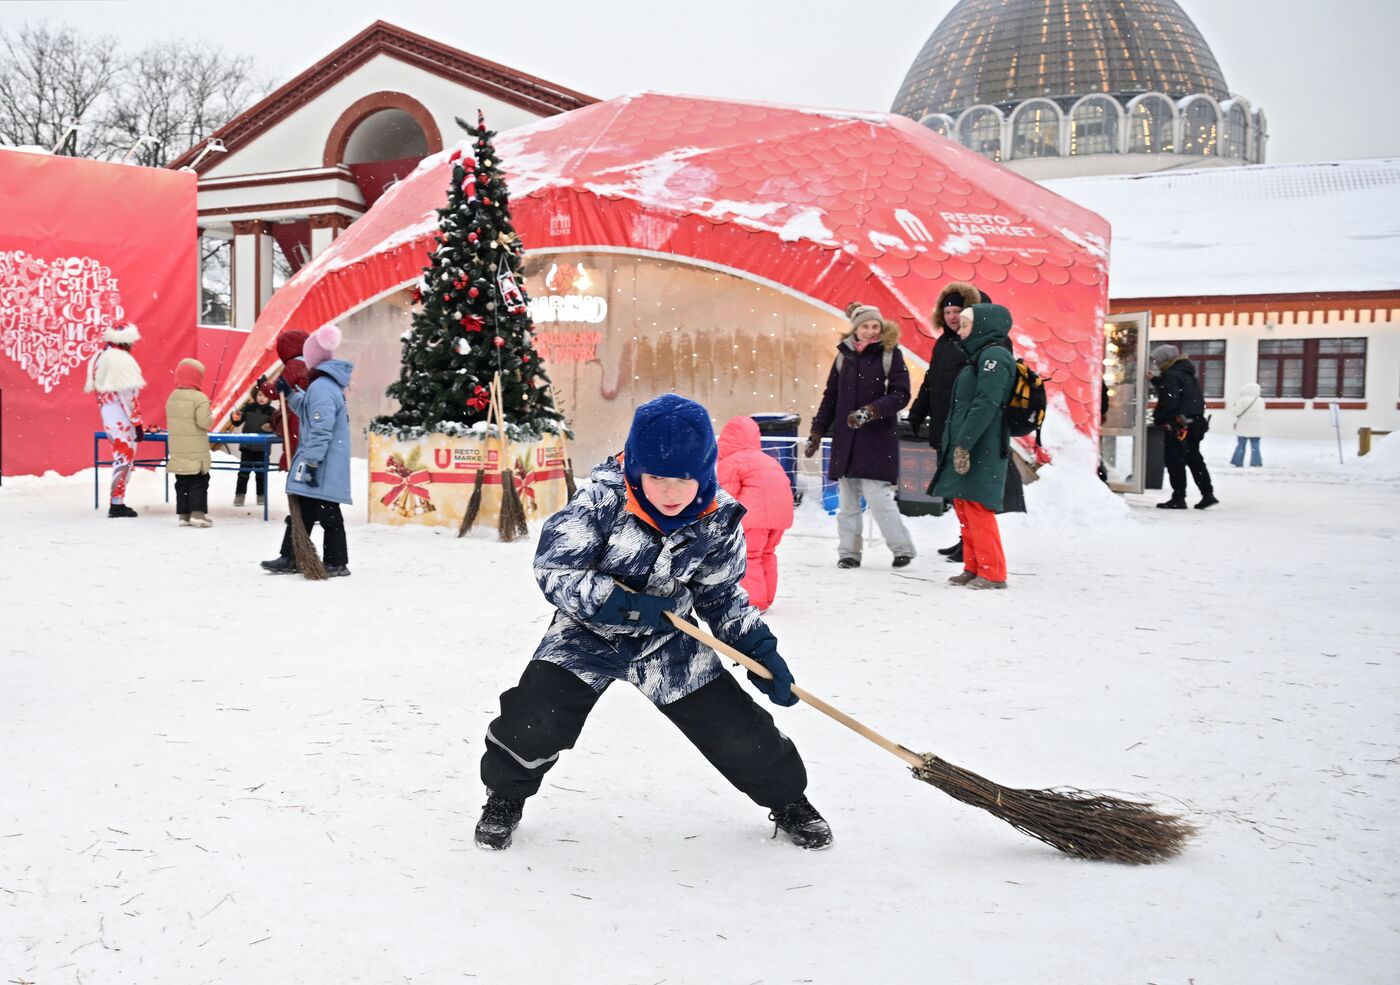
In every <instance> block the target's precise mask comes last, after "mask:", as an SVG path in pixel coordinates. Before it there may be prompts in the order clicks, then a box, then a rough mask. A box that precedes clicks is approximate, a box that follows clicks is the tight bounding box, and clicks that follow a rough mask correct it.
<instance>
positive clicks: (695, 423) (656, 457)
mask: <svg viewBox="0 0 1400 985" xmlns="http://www.w3.org/2000/svg"><path fill="white" fill-rule="evenodd" d="M718 454H719V447H718V445H716V443H715V429H714V427H713V426H712V425H711V424H710V415H709V412H708V411H706V410H705V408H704V407H702V406H700V405H699V404H697V403H696V402H695V401H694V400H688V399H686V398H685V397H682V396H680V395H679V394H675V393H663V394H662V395H661V396H659V397H657V398H655V399H654V400H648V401H647V402H646V403H644V404H642V405H641V406H640V407H638V408H637V412H636V414H634V415H633V417H632V429H631V430H630V431H629V432H628V433H627V445H626V448H625V455H626V457H625V458H624V459H623V469H624V471H625V473H626V475H627V484H628V485H629V486H631V487H632V493H633V495H635V496H636V497H637V500H638V502H640V503H641V505H642V507H643V508H644V509H646V512H647V515H648V516H650V517H651V518H652V519H653V520H655V521H656V522H657V525H658V526H660V527H661V529H662V530H665V531H667V532H668V533H669V532H670V531H671V530H674V529H675V528H677V527H680V526H684V525H685V524H686V523H689V522H690V521H691V520H693V519H695V517H697V516H699V515H700V513H702V512H704V510H706V509H707V508H709V505H710V503H711V501H712V500H713V499H714V497H715V490H716V488H717V487H718V485H719V483H718V481H717V480H716V478H715V458H716V456H717V455H718ZM643 474H648V475H659V476H664V477H666V478H668V479H696V480H698V481H699V483H700V490H699V492H698V493H697V494H696V496H695V501H694V502H693V503H691V505H690V506H688V507H686V509H685V510H684V511H682V512H681V514H680V515H679V516H674V517H667V516H666V515H665V514H663V513H661V511H660V510H657V509H654V508H652V506H651V503H649V502H648V501H647V499H646V497H645V496H644V495H643V493H642V475H643Z"/></svg>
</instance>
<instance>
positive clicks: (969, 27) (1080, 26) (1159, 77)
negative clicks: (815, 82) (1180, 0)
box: [892, 0, 1230, 120]
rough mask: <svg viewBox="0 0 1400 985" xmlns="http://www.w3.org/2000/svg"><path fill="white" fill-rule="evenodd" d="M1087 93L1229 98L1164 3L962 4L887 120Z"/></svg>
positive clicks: (1027, 0)
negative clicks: (1038, 97) (1155, 93)
mask: <svg viewBox="0 0 1400 985" xmlns="http://www.w3.org/2000/svg"><path fill="white" fill-rule="evenodd" d="M1091 92H1106V93H1110V94H1112V95H1115V96H1121V97H1123V98H1125V99H1126V98H1131V97H1132V96H1134V95H1136V94H1138V93H1141V92H1162V93H1165V94H1167V95H1168V96H1171V97H1173V98H1180V97H1182V96H1187V95H1193V94H1196V93H1205V94H1206V95H1209V96H1214V97H1215V98H1216V99H1227V98H1229V95H1230V91H1229V87H1228V86H1227V85H1226V84H1225V77H1224V76H1223V75H1222V74H1221V71H1220V66H1219V64H1218V63H1217V62H1216V60H1215V55H1213V54H1212V53H1211V50H1210V47H1209V46H1208V45H1207V44H1206V42H1205V39H1204V38H1203V37H1201V32H1200V31H1198V30H1197V29H1196V25H1195V24H1193V23H1192V22H1191V19H1190V18H1189V17H1187V16H1186V14H1185V13H1184V12H1183V11H1182V9H1181V7H1180V6H1178V5H1177V4H1176V3H1175V2H1174V0H962V2H960V3H959V4H958V5H957V6H956V7H954V8H953V10H952V11H951V12H950V13H949V14H948V16H947V17H945V18H944V19H943V23H941V24H939V25H938V28H937V29H936V30H935V31H934V32H933V34H932V35H931V36H930V37H929V39H928V41H927V42H926V43H925V44H924V47H923V50H921V51H920V52H919V55H918V57H917V58H915V59H914V64H913V65H912V66H911V67H910V69H909V73H908V74H907V75H906V76H905V78H904V84H903V85H902V86H900V89H899V95H898V96H896V97H895V101H894V105H893V107H892V111H893V112H895V113H900V114H903V115H904V116H909V117H912V118H914V119H916V120H918V119H921V118H923V117H924V116H926V115H928V114H929V113H948V114H950V115H956V114H957V113H958V112H959V111H960V110H963V109H966V108H967V107H969V106H973V105H976V104H978V103H991V104H994V105H995V104H998V103H1000V104H1006V103H1012V102H1020V101H1022V100H1025V99H1030V98H1033V97H1036V96H1047V97H1049V98H1051V99H1073V98H1074V97H1077V96H1082V95H1087V94H1088V93H1091Z"/></svg>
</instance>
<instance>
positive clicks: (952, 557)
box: [943, 541, 964, 564]
mask: <svg viewBox="0 0 1400 985" xmlns="http://www.w3.org/2000/svg"><path fill="white" fill-rule="evenodd" d="M943 560H945V561H947V562H948V563H949V564H962V563H964V562H963V544H962V541H958V549H957V550H955V551H954V552H953V553H952V554H948V555H945V556H944V558H943Z"/></svg>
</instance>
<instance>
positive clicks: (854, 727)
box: [617, 582, 924, 766]
mask: <svg viewBox="0 0 1400 985" xmlns="http://www.w3.org/2000/svg"><path fill="white" fill-rule="evenodd" d="M617 584H618V587H619V588H621V589H622V590H623V591H627V592H630V591H632V589H630V588H628V587H627V586H626V585H624V584H622V582H618V583H617ZM666 618H667V619H669V620H671V625H672V626H674V627H676V629H679V630H680V631H681V632H682V633H685V635H687V636H689V637H690V638H692V639H695V640H698V641H700V642H701V643H704V644H705V645H706V646H709V647H713V648H714V649H715V650H717V651H719V652H720V653H722V654H724V655H725V656H726V657H729V658H730V659H731V660H735V661H738V662H739V663H740V664H742V665H743V667H744V669H745V670H747V671H748V672H749V673H751V674H754V675H756V676H758V677H762V678H763V679H764V680H770V681H771V680H772V679H773V672H772V671H771V670H769V669H768V668H767V667H765V666H763V664H761V663H759V662H758V661H757V660H755V659H754V658H753V657H751V656H749V655H748V654H746V653H740V652H739V651H738V650H736V649H734V647H732V646H730V645H729V644H728V643H725V642H724V641H722V640H717V639H715V638H714V637H713V636H711V635H710V634H709V633H707V632H705V631H704V630H703V629H700V628H699V627H698V626H695V625H693V624H692V623H690V622H689V621H687V620H685V619H682V618H681V617H680V616H678V615H676V614H675V613H674V612H670V611H668V612H667V613H666ZM792 693H793V694H795V695H797V696H798V698H800V699H801V700H802V701H803V702H804V703H806V704H809V705H811V706H812V707H813V708H815V709H817V711H819V712H821V713H822V714H823V715H825V716H827V717H828V718H833V719H835V720H836V721H838V722H840V723H841V724H842V725H844V726H846V728H848V729H850V730H851V731H852V732H855V733H856V734H857V735H861V736H864V737H865V738H867V739H869V740H870V741H871V742H873V743H875V744H876V745H877V746H879V747H880V748H881V749H884V750H886V751H887V752H892V753H894V754H895V755H896V756H898V757H899V758H900V759H902V760H904V761H905V762H906V763H908V764H909V765H910V766H923V765H924V758H923V757H922V756H920V755H919V754H918V753H917V752H914V751H913V750H912V749H907V748H905V747H904V746H902V745H900V744H899V743H898V742H894V741H893V740H890V739H887V738H885V737H884V736H883V735H881V734H880V733H879V732H876V731H875V730H874V729H872V728H869V727H867V726H865V725H862V724H861V723H860V722H858V721H856V720H855V719H854V718H852V717H851V716H850V715H848V714H846V713H845V712H844V711H842V710H841V709H840V708H836V707H833V706H832V705H829V704H827V703H826V702H825V701H823V700H822V699H821V698H819V697H817V696H816V695H814V694H809V693H808V692H807V691H804V690H803V689H802V688H800V687H798V686H797V685H796V684H794V685H793V686H792Z"/></svg>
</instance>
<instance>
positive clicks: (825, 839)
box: [768, 797, 832, 849]
mask: <svg viewBox="0 0 1400 985" xmlns="http://www.w3.org/2000/svg"><path fill="white" fill-rule="evenodd" d="M768 820H770V821H772V822H773V824H774V828H773V837H774V838H776V837H777V836H778V829H779V828H781V829H782V830H783V832H784V833H785V834H786V835H787V836H788V837H789V838H791V839H792V843H793V844H794V845H796V846H797V847H798V848H809V849H820V848H826V847H828V846H829V845H830V844H831V840H832V839H831V825H829V824H827V823H826V820H825V819H824V818H823V817H822V816H821V815H820V814H818V813H817V809H816V808H815V807H813V806H812V804H811V802H810V801H809V800H808V799H807V798H806V797H803V798H802V799H801V800H798V801H794V802H793V803H791V804H788V805H787V806H786V807H784V808H783V809H782V810H780V811H770V812H769V814H768Z"/></svg>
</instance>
